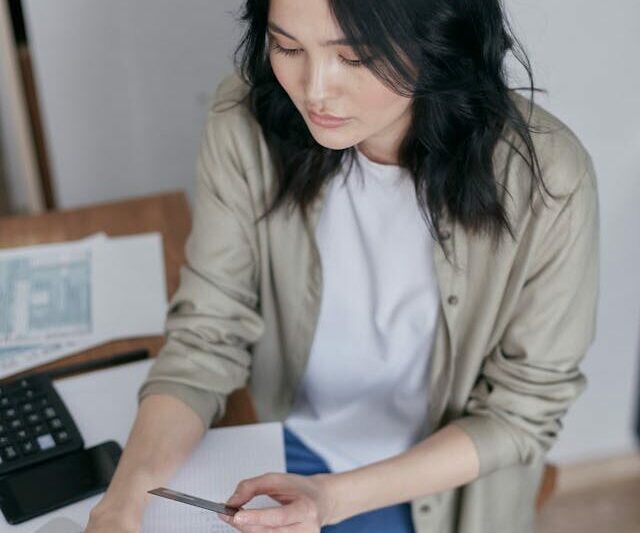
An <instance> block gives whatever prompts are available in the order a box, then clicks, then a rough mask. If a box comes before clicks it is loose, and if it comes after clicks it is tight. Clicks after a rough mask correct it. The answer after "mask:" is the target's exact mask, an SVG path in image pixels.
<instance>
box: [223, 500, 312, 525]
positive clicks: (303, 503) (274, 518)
mask: <svg viewBox="0 0 640 533" xmlns="http://www.w3.org/2000/svg"><path fill="white" fill-rule="evenodd" d="M316 515H317V513H316V512H315V507H314V506H313V505H311V504H310V502H309V501H308V500H306V499H298V500H295V501H293V502H291V503H289V504H287V505H283V506H282V507H268V508H266V509H244V510H242V511H240V512H238V513H236V515H235V516H234V517H233V524H234V525H235V524H238V525H241V526H242V525H252V526H254V525H256V526H267V527H277V528H280V527H282V526H288V525H292V524H298V523H301V522H302V523H317V521H318V517H317V516H316Z"/></svg>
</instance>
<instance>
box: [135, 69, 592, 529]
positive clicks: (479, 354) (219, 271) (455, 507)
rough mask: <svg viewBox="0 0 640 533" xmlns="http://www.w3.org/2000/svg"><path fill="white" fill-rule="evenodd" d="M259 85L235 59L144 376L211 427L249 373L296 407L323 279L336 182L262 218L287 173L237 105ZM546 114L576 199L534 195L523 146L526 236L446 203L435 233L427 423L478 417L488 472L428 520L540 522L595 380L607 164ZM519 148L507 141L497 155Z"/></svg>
mask: <svg viewBox="0 0 640 533" xmlns="http://www.w3.org/2000/svg"><path fill="white" fill-rule="evenodd" d="M246 91H247V87H246V86H245V85H244V84H243V82H242V81H241V80H240V79H239V78H238V77H237V76H236V75H232V76H230V77H229V78H227V79H225V80H224V81H223V82H222V84H221V85H220V87H219V88H218V91H217V93H216V98H215V100H214V103H213V105H212V108H211V111H210V114H209V120H208V123H207V126H206V131H205V134H204V138H203V144H202V148H201V153H200V157H199V161H198V169H197V191H196V197H195V206H194V214H193V217H194V220H193V230H192V233H191V235H190V236H189V239H188V241H187V246H186V257H187V263H186V265H184V266H183V268H182V270H181V278H180V286H179V288H178V290H177V292H176V293H175V295H174V296H173V298H172V299H171V302H170V308H169V312H168V316H167V322H166V344H165V345H164V347H163V348H162V350H161V352H160V354H159V356H158V358H157V360H156V361H155V363H154V365H153V367H152V368H151V370H150V372H149V376H148V379H147V380H146V382H145V383H144V384H143V386H142V387H141V389H140V392H139V397H140V399H141V398H143V397H144V396H146V395H148V394H153V393H166V394H171V395H174V396H177V397H178V398H180V399H181V400H183V401H184V402H185V403H186V404H187V405H189V406H191V407H192V408H193V409H194V410H195V411H196V412H197V413H198V415H199V416H200V417H201V418H202V421H203V423H204V424H205V425H206V426H209V424H210V423H211V422H212V421H216V420H218V419H220V418H221V417H222V415H223V414H224V410H225V405H226V397H227V395H228V394H229V393H230V392H232V391H233V390H234V389H237V388H240V387H242V386H244V385H245V384H246V383H247V382H248V384H249V387H250V390H251V393H252V396H253V398H254V401H255V406H256V410H257V413H258V417H259V420H260V421H265V422H266V421H275V420H284V419H285V418H286V416H287V413H288V412H289V409H290V407H291V404H292V400H293V397H294V393H295V389H296V387H297V386H298V384H299V383H300V380H301V377H302V375H303V373H304V370H305V365H306V362H307V358H308V355H309V350H310V346H311V342H312V340H313V335H314V328H315V326H316V321H317V318H318V312H319V304H320V297H321V292H322V271H321V266H320V260H319V255H318V250H317V247H316V244H315V240H314V231H315V225H316V223H317V220H318V215H319V213H320V208H321V205H322V201H323V198H324V193H325V192H326V187H325V188H324V189H323V191H322V195H321V196H320V197H319V198H318V199H317V201H316V202H315V203H314V204H313V206H312V209H311V210H310V211H309V215H308V217H305V216H304V215H303V214H302V213H301V211H300V210H293V211H287V210H280V211H278V212H276V214H275V215H274V216H272V217H271V218H268V219H266V220H262V221H260V222H259V223H258V224H254V220H255V219H256V218H257V216H258V215H260V214H262V213H263V211H264V209H265V206H266V205H267V204H268V202H269V201H270V199H271V198H272V197H273V193H274V184H275V175H274V172H275V171H274V168H273V165H272V162H271V159H270V155H269V152H268V149H267V145H266V144H265V141H264V138H263V136H262V133H261V130H260V127H259V125H258V123H257V122H256V120H255V119H254V118H253V116H252V115H251V113H250V112H249V110H248V108H247V107H246V105H244V104H239V105H235V106H234V105H233V102H235V101H238V100H240V99H242V97H243V96H244V95H245V94H246ZM514 98H515V99H516V102H517V103H518V104H519V105H520V106H521V107H522V108H523V109H525V105H526V100H525V99H524V98H522V97H520V96H514ZM533 120H534V123H535V124H537V125H539V126H540V125H541V126H543V127H546V128H551V129H553V131H552V132H551V133H546V134H534V142H535V145H536V147H537V150H538V156H539V158H540V160H541V165H542V169H543V171H544V175H545V177H546V178H545V179H546V182H547V185H548V186H549V187H550V189H551V190H552V191H553V192H554V193H555V194H556V195H560V196H561V197H560V198H559V199H557V200H552V199H549V198H546V202H547V205H545V204H544V203H543V201H542V197H541V196H540V195H539V194H537V193H536V194H535V195H534V206H535V209H532V208H531V206H530V203H529V185H530V177H529V175H528V173H527V169H526V166H525V165H524V164H523V163H522V161H521V160H520V159H519V158H514V159H513V160H512V163H511V165H510V166H509V170H508V172H507V173H506V178H505V181H504V183H503V184H504V186H505V187H506V189H507V190H508V193H509V196H508V197H506V199H505V202H506V206H507V209H508V213H509V216H510V219H511V222H512V224H513V228H514V231H515V235H516V240H515V241H514V240H513V239H511V238H510V237H508V236H505V238H504V240H503V242H502V243H501V246H500V247H499V248H498V249H497V250H496V249H495V248H494V247H493V246H492V241H491V240H490V238H489V237H485V236H478V235H472V234H469V233H467V232H466V231H465V230H464V229H463V228H462V227H461V226H460V225H459V224H458V223H456V222H455V221H452V220H450V219H449V218H446V219H445V226H444V227H443V228H442V233H443V235H444V238H445V239H446V240H445V243H446V244H445V246H444V249H443V248H441V247H439V246H436V247H435V251H434V254H435V267H436V276H437V281H438V285H439V288H440V294H441V302H440V312H439V318H438V323H437V327H436V332H435V339H434V344H433V347H432V352H431V358H432V361H431V374H430V377H429V380H428V383H427V384H425V385H426V386H427V387H428V390H429V406H428V419H427V420H425V424H426V426H425V428H426V430H427V431H430V432H432V431H434V430H436V429H437V428H440V427H442V426H444V425H446V424H448V423H450V422H453V423H455V424H457V425H458V426H459V427H461V428H462V429H463V430H465V431H466V432H467V433H468V435H469V436H470V437H471V439H472V440H473V442H474V444H475V445H476V447H477V451H478V454H479V458H480V468H481V477H480V478H478V479H477V480H476V481H474V482H472V483H470V484H468V485H466V486H464V487H461V488H459V489H456V490H451V491H447V492H444V493H438V494H433V495H429V496H425V497H422V498H418V499H416V500H415V501H412V502H411V507H412V516H413V521H414V525H415V530H416V532H417V533H436V532H438V533H453V532H456V533H501V532H504V533H515V532H530V531H532V530H533V517H534V501H535V496H536V492H537V489H538V485H539V481H540V475H541V472H542V468H543V464H544V456H545V452H546V451H547V450H548V449H549V448H550V446H551V445H552V444H553V443H554V442H555V440H556V438H557V436H558V433H559V431H560V429H561V427H562V423H561V419H562V417H563V415H564V414H565V412H566V410H567V408H568V407H569V405H570V404H571V403H572V402H573V401H574V399H575V398H576V397H577V395H578V394H579V393H580V392H581V391H582V389H583V387H584V384H585V379H584V376H583V374H582V373H581V372H580V370H579V368H578V364H579V363H580V361H581V359H582V358H583V356H584V355H585V353H586V351H587V348H588V347H589V345H590V343H591V342H592V340H593V337H594V332H595V310H596V302H597V294H598V240H599V230H598V200H597V188H596V178H595V174H594V170H593V166H592V162H591V158H590V157H589V155H588V154H587V152H586V151H585V149H584V148H583V146H582V145H581V144H580V142H579V141H578V140H577V139H576V137H575V136H574V135H573V134H572V133H571V132H570V131H569V129H568V128H567V127H566V126H565V125H563V124H562V123H561V122H560V121H559V120H558V119H556V118H554V117H553V116H552V115H550V114H549V113H547V112H545V111H544V110H542V109H541V108H539V107H537V106H536V108H535V112H534V115H533ZM505 154H506V143H504V142H501V143H500V144H499V146H498V147H497V149H496V152H495V158H494V161H495V163H496V168H497V169H501V168H503V166H504V165H505V161H506V157H505ZM426 356H427V354H425V357H426ZM399 386H401V385H400V384H399ZM364 441H365V436H364V435H363V442H364ZM363 445H364V444H363ZM452 460H455V458H452Z"/></svg>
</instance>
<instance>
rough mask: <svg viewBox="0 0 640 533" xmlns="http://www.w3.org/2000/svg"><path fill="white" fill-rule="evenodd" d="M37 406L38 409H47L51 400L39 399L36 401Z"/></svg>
mask: <svg viewBox="0 0 640 533" xmlns="http://www.w3.org/2000/svg"><path fill="white" fill-rule="evenodd" d="M36 405H37V406H38V407H47V406H48V405H49V400H48V399H47V398H46V396H45V397H42V398H38V399H37V400H36Z"/></svg>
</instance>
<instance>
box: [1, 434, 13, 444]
mask: <svg viewBox="0 0 640 533" xmlns="http://www.w3.org/2000/svg"><path fill="white" fill-rule="evenodd" d="M9 442H11V441H10V440H9V437H7V436H5V435H2V436H0V446H6V445H7V444H9Z"/></svg>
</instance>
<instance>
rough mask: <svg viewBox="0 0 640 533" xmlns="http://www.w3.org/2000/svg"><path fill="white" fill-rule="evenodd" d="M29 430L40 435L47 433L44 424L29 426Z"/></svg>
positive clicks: (47, 430) (47, 429)
mask: <svg viewBox="0 0 640 533" xmlns="http://www.w3.org/2000/svg"><path fill="white" fill-rule="evenodd" d="M31 431H33V433H34V434H36V435H42V434H44V433H49V428H48V427H47V425H46V424H36V425H35V426H33V427H32V428H31Z"/></svg>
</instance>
